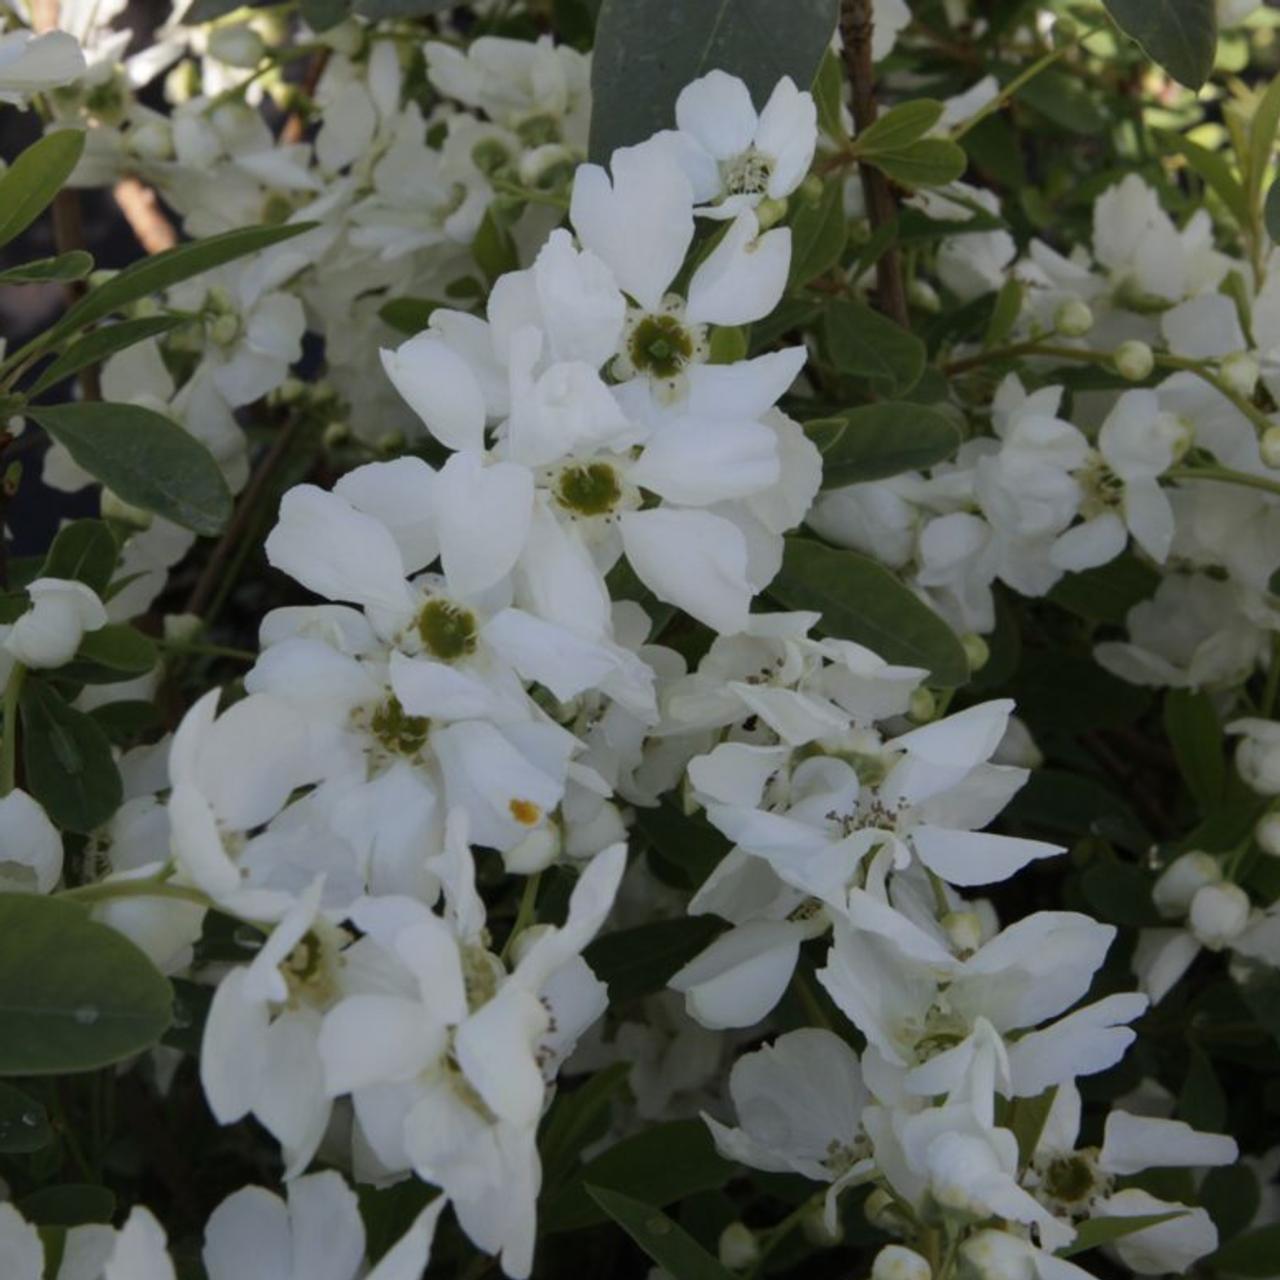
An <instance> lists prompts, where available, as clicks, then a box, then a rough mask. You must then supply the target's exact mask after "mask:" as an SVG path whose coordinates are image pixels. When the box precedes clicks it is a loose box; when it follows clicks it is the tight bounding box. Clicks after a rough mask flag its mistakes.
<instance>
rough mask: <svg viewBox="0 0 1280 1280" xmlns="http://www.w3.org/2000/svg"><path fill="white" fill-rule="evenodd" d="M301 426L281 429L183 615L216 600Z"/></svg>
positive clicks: (294, 424)
mask: <svg viewBox="0 0 1280 1280" xmlns="http://www.w3.org/2000/svg"><path fill="white" fill-rule="evenodd" d="M299 422H300V419H298V418H296V417H295V418H291V419H290V420H289V421H288V422H287V423H285V425H284V426H283V427H281V428H280V430H279V432H278V433H277V435H276V438H275V440H274V442H273V443H272V445H271V448H270V449H268V450H267V452H266V453H265V454H263V455H262V460H261V461H260V462H259V463H258V465H257V467H255V468H254V472H253V475H251V476H250V477H249V483H248V484H247V485H245V488H244V492H243V493H242V494H241V495H240V501H239V502H238V503H236V510H235V514H234V515H233V516H232V517H231V520H230V523H228V525H227V527H226V528H225V529H224V530H223V531H222V537H220V538H219V539H218V545H217V546H216V547H214V549H213V554H212V555H211V556H210V557H209V559H208V562H207V563H206V564H205V566H204V569H203V570H202V572H201V574H200V578H199V580H198V581H197V582H196V585H195V587H194V589H193V590H192V592H191V595H190V596H189V597H188V598H187V607H186V609H185V610H184V612H186V613H194V614H196V615H197V616H201V615H203V613H204V611H205V609H206V608H207V607H208V605H209V601H210V600H211V599H212V598H213V594H214V592H215V590H216V589H217V587H218V579H219V577H220V576H221V574H222V570H223V569H224V568H225V567H226V564H227V561H228V560H229V559H230V558H231V553H232V552H233V551H234V550H235V548H236V544H237V543H238V542H239V541H240V537H241V534H243V532H244V531H245V529H246V528H247V527H248V525H249V522H250V520H251V519H252V518H253V514H254V512H255V511H256V510H257V507H258V502H259V501H260V499H261V498H262V495H263V493H264V492H265V490H266V488H267V485H268V484H269V483H270V481H271V477H272V476H273V475H274V474H275V472H276V468H277V467H279V465H280V463H281V461H282V460H283V458H284V455H285V453H286V452H287V451H288V448H289V445H290V444H291V443H292V441H293V439H294V436H295V435H296V434H297V431H298V425H299Z"/></svg>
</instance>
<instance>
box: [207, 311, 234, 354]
mask: <svg viewBox="0 0 1280 1280" xmlns="http://www.w3.org/2000/svg"><path fill="white" fill-rule="evenodd" d="M239 336H240V317H239V316H237V315H233V314H232V313H231V312H229V311H224V312H223V313H222V315H220V316H218V317H217V318H216V319H215V320H214V321H213V323H212V324H211V325H210V326H209V341H210V342H212V343H213V344H214V345H215V346H219V347H228V346H230V345H231V344H232V343H233V342H234V341H235V340H236V338H238V337H239Z"/></svg>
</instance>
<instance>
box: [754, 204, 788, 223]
mask: <svg viewBox="0 0 1280 1280" xmlns="http://www.w3.org/2000/svg"><path fill="white" fill-rule="evenodd" d="M786 216H787V202H786V201H785V200H774V199H772V198H771V197H768V196H766V197H765V199H763V200H761V201H760V203H759V204H758V205H756V221H757V222H758V223H759V224H760V230H761V231H767V230H768V229H769V228H770V227H773V226H776V225H777V224H778V223H779V222H781V221H782V220H783V218H785V217H786Z"/></svg>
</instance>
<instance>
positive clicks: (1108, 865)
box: [1080, 853, 1162, 929]
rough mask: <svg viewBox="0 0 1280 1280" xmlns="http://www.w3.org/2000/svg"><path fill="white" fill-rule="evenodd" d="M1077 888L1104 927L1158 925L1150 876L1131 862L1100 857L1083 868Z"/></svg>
mask: <svg viewBox="0 0 1280 1280" xmlns="http://www.w3.org/2000/svg"><path fill="white" fill-rule="evenodd" d="M1080 888H1081V890H1082V891H1083V892H1084V896H1085V901H1087V902H1088V904H1089V906H1090V907H1091V908H1092V909H1093V911H1094V913H1095V914H1096V915H1097V916H1098V917H1099V918H1100V919H1102V920H1104V921H1106V923H1108V924H1118V925H1123V926H1124V927H1125V928H1128V929H1144V928H1151V927H1152V926H1155V925H1158V924H1161V923H1162V920H1161V917H1160V913H1159V912H1158V911H1157V910H1156V908H1155V904H1154V903H1153V902H1152V901H1151V876H1150V875H1149V874H1148V873H1147V872H1145V871H1143V869H1142V868H1141V867H1138V866H1135V865H1134V864H1133V863H1132V862H1122V861H1121V860H1120V859H1119V858H1117V857H1115V856H1114V855H1113V854H1110V853H1107V854H1104V855H1103V856H1102V857H1100V858H1098V859H1097V860H1096V861H1094V862H1092V863H1090V864H1089V866H1087V867H1086V868H1085V870H1084V873H1083V874H1082V875H1081V877H1080Z"/></svg>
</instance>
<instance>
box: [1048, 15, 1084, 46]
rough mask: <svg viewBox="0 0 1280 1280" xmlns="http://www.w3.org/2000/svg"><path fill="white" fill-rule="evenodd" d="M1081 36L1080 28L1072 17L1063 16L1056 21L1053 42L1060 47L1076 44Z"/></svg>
mask: <svg viewBox="0 0 1280 1280" xmlns="http://www.w3.org/2000/svg"><path fill="white" fill-rule="evenodd" d="M1079 38H1080V28H1079V27H1078V26H1077V25H1076V24H1075V22H1073V21H1072V20H1071V19H1070V18H1067V17H1062V18H1058V19H1056V20H1055V21H1054V24H1053V43H1054V44H1055V45H1056V46H1057V47H1058V48H1059V49H1062V48H1065V47H1066V46H1067V45H1070V44H1074V43H1075V42H1076V41H1077V40H1078V39H1079Z"/></svg>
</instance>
